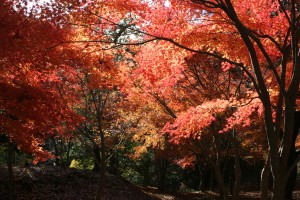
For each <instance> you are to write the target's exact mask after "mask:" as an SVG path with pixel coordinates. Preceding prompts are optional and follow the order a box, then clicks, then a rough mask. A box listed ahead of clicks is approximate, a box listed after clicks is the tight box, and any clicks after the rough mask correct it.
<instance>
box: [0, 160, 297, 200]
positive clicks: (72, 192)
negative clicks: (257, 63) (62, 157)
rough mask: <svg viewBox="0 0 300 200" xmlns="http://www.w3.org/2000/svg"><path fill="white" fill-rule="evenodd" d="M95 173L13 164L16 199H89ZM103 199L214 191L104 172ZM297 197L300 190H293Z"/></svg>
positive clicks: (197, 198)
mask: <svg viewBox="0 0 300 200" xmlns="http://www.w3.org/2000/svg"><path fill="white" fill-rule="evenodd" d="M7 181H8V175H7V168H6V167H5V166H0V200H5V199H7ZM97 182H98V175H97V174H96V173H93V172H91V171H87V170H78V169H70V168H60V167H53V166H52V167H27V168H20V167H14V189H15V195H16V199H17V200H50V199H51V200H56V199H59V200H92V199H94V197H95V193H96V190H97ZM104 193H105V198H104V199H105V200H214V199H218V194H217V193H214V192H205V193H202V192H194V193H164V192H160V191H159V190H157V189H156V188H151V187H137V186H134V185H132V184H131V183H130V182H129V181H127V180H125V179H124V178H120V177H116V176H113V175H109V174H107V175H106V186H105V189H104ZM294 195H295V196H294V198H295V199H300V192H298V191H297V192H295V193H294ZM241 199H243V200H244V199H245V200H256V199H260V198H259V192H243V193H242V194H241Z"/></svg>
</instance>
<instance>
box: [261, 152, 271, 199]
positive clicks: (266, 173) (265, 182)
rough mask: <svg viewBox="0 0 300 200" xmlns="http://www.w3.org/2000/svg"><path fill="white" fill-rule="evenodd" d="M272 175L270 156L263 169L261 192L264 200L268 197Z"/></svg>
mask: <svg viewBox="0 0 300 200" xmlns="http://www.w3.org/2000/svg"><path fill="white" fill-rule="evenodd" d="M270 175H271V166H270V157H269V156H268V158H267V161H266V163H265V166H264V168H263V169H262V171H261V184H260V192H261V199H262V200H267V199H268V192H269V177H270Z"/></svg>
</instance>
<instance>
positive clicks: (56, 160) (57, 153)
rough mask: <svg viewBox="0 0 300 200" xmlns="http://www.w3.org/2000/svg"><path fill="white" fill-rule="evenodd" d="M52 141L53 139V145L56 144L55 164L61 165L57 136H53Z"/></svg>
mask: <svg viewBox="0 0 300 200" xmlns="http://www.w3.org/2000/svg"><path fill="white" fill-rule="evenodd" d="M52 141H53V145H54V155H55V165H56V166H60V159H59V150H58V142H57V140H56V139H55V138H52Z"/></svg>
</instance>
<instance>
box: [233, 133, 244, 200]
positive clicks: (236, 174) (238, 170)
mask: <svg viewBox="0 0 300 200" xmlns="http://www.w3.org/2000/svg"><path fill="white" fill-rule="evenodd" d="M233 148H234V177H235V183H234V188H233V197H232V199H233V200H239V199H240V190H241V174H242V172H241V163H240V151H239V145H238V141H237V138H236V133H235V132H233Z"/></svg>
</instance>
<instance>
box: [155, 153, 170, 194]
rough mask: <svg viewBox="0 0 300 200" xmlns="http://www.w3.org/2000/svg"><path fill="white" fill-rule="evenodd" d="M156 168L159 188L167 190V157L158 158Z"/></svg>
mask: <svg viewBox="0 0 300 200" xmlns="http://www.w3.org/2000/svg"><path fill="white" fill-rule="evenodd" d="M156 170H157V181H158V185H157V186H158V189H159V190H161V191H165V190H166V173H167V164H166V159H164V158H157V161H156Z"/></svg>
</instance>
